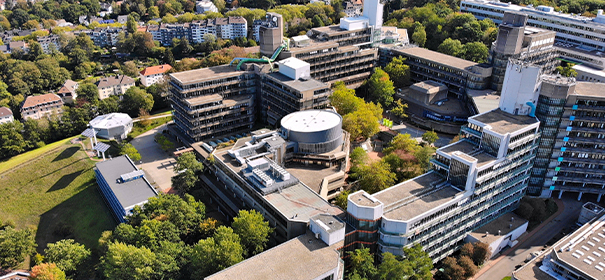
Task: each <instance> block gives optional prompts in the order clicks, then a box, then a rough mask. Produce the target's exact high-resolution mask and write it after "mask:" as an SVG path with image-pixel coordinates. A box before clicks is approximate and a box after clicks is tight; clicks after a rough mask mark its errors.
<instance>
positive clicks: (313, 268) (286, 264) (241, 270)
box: [205, 230, 344, 280]
mask: <svg viewBox="0 0 605 280" xmlns="http://www.w3.org/2000/svg"><path fill="white" fill-rule="evenodd" d="M343 245H344V241H340V242H337V243H335V244H333V245H332V246H328V245H327V244H326V243H324V242H323V241H321V240H317V239H315V236H314V235H313V233H312V232H311V231H309V230H308V231H307V233H306V234H304V235H301V236H299V237H298V238H295V239H292V240H289V241H287V242H285V243H283V244H281V245H279V246H277V247H274V248H272V249H270V250H267V251H265V252H262V253H260V254H258V255H256V256H254V257H252V258H249V259H247V260H244V261H242V262H240V263H238V264H236V265H233V266H231V267H229V268H226V269H224V270H222V271H220V272H217V273H215V274H213V275H210V276H208V277H206V278H205V280H219V279H221V280H222V279H250V280H252V279H258V280H266V279H288V280H306V279H316V278H318V277H320V276H321V275H322V274H324V273H326V272H328V271H330V270H332V269H334V268H336V267H338V266H339V265H340V269H344V267H343V265H342V264H339V262H340V254H339V253H338V251H336V250H337V249H338V248H340V247H342V246H343Z"/></svg>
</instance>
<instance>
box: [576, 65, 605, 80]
mask: <svg viewBox="0 0 605 280" xmlns="http://www.w3.org/2000/svg"><path fill="white" fill-rule="evenodd" d="M573 70H576V73H578V75H577V76H576V80H578V81H585V82H594V83H605V71H603V70H598V69H594V68H592V67H587V66H584V65H574V67H573Z"/></svg>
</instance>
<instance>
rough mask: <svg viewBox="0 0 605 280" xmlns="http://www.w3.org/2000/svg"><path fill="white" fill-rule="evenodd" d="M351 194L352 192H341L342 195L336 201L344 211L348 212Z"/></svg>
mask: <svg viewBox="0 0 605 280" xmlns="http://www.w3.org/2000/svg"><path fill="white" fill-rule="evenodd" d="M350 194H351V192H350V191H347V190H344V191H342V192H340V194H339V195H338V196H337V197H336V198H335V199H334V204H336V205H337V206H338V207H340V208H341V209H343V210H347V203H348V198H349V195H350Z"/></svg>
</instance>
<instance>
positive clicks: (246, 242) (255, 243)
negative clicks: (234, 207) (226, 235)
mask: <svg viewBox="0 0 605 280" xmlns="http://www.w3.org/2000/svg"><path fill="white" fill-rule="evenodd" d="M231 227H232V228H233V232H235V233H236V234H237V235H239V237H240V239H241V244H242V246H244V248H245V252H246V253H245V255H246V256H248V257H250V256H253V255H256V254H258V253H260V252H262V251H263V250H265V247H266V246H267V242H268V241H269V234H271V232H273V229H272V228H271V227H270V226H269V222H268V221H265V218H264V217H263V215H262V214H261V213H259V212H257V211H256V210H251V211H246V210H240V211H239V213H238V214H237V217H235V218H233V223H232V224H231Z"/></svg>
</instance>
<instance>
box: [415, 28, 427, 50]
mask: <svg viewBox="0 0 605 280" xmlns="http://www.w3.org/2000/svg"><path fill="white" fill-rule="evenodd" d="M412 41H414V43H416V44H417V45H418V46H419V47H424V44H425V43H426V30H425V29H424V26H423V25H422V23H420V22H415V23H414V33H413V34H412Z"/></svg>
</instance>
